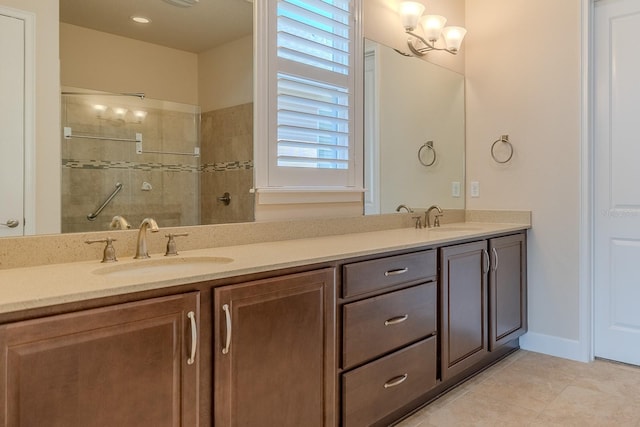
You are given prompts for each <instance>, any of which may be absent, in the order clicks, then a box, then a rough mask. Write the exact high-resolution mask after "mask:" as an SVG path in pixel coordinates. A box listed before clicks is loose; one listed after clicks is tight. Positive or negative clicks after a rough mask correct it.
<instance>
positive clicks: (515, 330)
mask: <svg viewBox="0 0 640 427" xmlns="http://www.w3.org/2000/svg"><path fill="white" fill-rule="evenodd" d="M489 253H490V255H491V271H490V274H489V350H491V351H493V350H494V349H496V348H497V347H499V346H501V345H502V344H504V343H506V342H509V341H511V340H513V339H515V338H517V337H519V336H520V335H522V334H524V333H525V332H526V331H527V268H526V262H527V253H526V244H525V236H524V234H514V235H511V236H505V237H498V238H494V239H490V240H489Z"/></svg>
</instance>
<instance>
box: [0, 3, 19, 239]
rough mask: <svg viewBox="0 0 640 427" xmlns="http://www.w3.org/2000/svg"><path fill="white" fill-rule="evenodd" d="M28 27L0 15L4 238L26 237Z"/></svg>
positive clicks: (0, 225)
mask: <svg viewBox="0 0 640 427" xmlns="http://www.w3.org/2000/svg"><path fill="white" fill-rule="evenodd" d="M24 25H25V23H24V21H23V20H21V19H17V18H13V17H10V16H6V15H3V14H1V13H0V63H1V64H2V65H0V94H1V95H0V237H5V236H21V235H22V234H23V233H24V225H23V224H24V120H25V118H24V111H25V110H24V98H25V79H24V75H25V74H24V71H25V44H24V40H25V31H24Z"/></svg>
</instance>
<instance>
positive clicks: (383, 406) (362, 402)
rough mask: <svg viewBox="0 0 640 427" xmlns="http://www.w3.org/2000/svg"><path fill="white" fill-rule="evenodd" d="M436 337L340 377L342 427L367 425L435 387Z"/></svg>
mask: <svg viewBox="0 0 640 427" xmlns="http://www.w3.org/2000/svg"><path fill="white" fill-rule="evenodd" d="M436 348H437V345H436V337H435V336H434V337H431V338H428V339H426V340H424V341H421V342H419V343H417V344H414V345H412V346H410V347H407V348H404V349H402V350H399V351H397V352H395V353H393V354H391V355H389V356H386V357H383V358H382V359H379V360H376V361H375V362H371V363H369V364H367V365H364V366H362V367H360V368H358V369H355V370H353V371H351V372H348V373H346V374H344V375H343V376H342V396H343V397H342V398H343V402H342V403H343V405H342V411H343V412H342V420H343V424H342V425H343V426H346V427H359V426H369V425H371V424H373V423H375V422H376V421H378V420H380V419H381V418H383V417H385V416H387V415H389V414H390V413H391V412H393V411H395V410H396V409H400V408H401V407H403V406H404V405H406V404H407V403H409V402H411V401H412V400H413V399H415V398H418V397H420V396H421V395H422V394H424V393H425V392H427V391H428V390H429V389H431V388H432V387H433V386H435V384H436Z"/></svg>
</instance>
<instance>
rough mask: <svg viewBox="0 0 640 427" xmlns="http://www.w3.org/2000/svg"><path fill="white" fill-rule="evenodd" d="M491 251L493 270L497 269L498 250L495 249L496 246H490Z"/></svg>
mask: <svg viewBox="0 0 640 427" xmlns="http://www.w3.org/2000/svg"><path fill="white" fill-rule="evenodd" d="M491 252H492V253H493V259H494V262H493V271H497V270H498V251H497V250H496V248H491Z"/></svg>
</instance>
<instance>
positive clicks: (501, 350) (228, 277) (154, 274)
mask: <svg viewBox="0 0 640 427" xmlns="http://www.w3.org/2000/svg"><path fill="white" fill-rule="evenodd" d="M527 228H529V226H527V225H517V224H475V223H474V224H471V225H470V224H469V223H462V224H458V225H456V224H452V225H448V226H445V227H442V228H441V229H429V230H414V229H397V230H386V231H378V232H369V233H359V234H351V235H341V236H330V237H320V238H312V239H301V240H291V241H282V242H268V243H260V244H250V245H244V246H234V247H226V248H215V249H203V250H193V251H185V252H184V253H183V254H182V255H181V258H177V259H178V260H179V261H170V262H167V263H164V262H163V261H160V260H159V257H157V256H156V257H155V260H154V259H152V260H144V261H138V260H135V261H134V260H127V261H120V262H119V263H117V264H115V265H112V266H108V267H105V266H104V265H103V264H100V263H99V262H98V261H93V262H77V263H69V264H58V265H48V266H42V267H34V268H29V269H9V270H1V271H0V283H2V286H0V301H2V305H0V347H2V351H1V353H0V365H1V366H5V367H6V369H3V370H2V371H0V398H1V399H2V405H3V407H4V408H6V409H7V410H6V411H0V424H2V425H10V426H27V425H43V424H46V425H50V426H71V425H83V426H104V425H154V426H180V425H181V426H196V425H199V426H210V425H216V426H231V425H261V426H271V425H278V426H300V425H304V426H338V425H342V426H350V427H351V426H353V427H356V426H367V425H389V424H392V423H393V422H395V421H397V420H398V419H401V418H402V417H403V416H405V415H407V414H408V413H410V412H411V411H413V410H415V409H417V408H419V407H421V406H423V405H424V404H426V403H428V402H429V401H430V400H433V399H434V398H435V397H437V396H438V395H440V394H441V393H444V392H446V391H447V390H448V389H450V388H451V387H454V386H455V385H456V384H458V383H460V382H461V381H464V380H465V379H466V378H469V377H470V376H472V375H474V374H475V373H477V372H479V371H481V370H482V369H484V368H485V367H487V366H489V365H490V364H492V363H494V362H495V361H497V360H499V359H500V358H502V357H504V356H505V355H507V354H509V353H510V352H512V351H514V350H515V349H517V348H518V339H517V338H518V337H519V336H520V335H521V334H523V333H524V332H526V229H527ZM173 259H176V258H173ZM196 260H197V261H196ZM207 260H211V263H210V264H208V263H207ZM215 260H217V262H216V261H215ZM223 260H224V261H223ZM136 263H138V264H136ZM143 263H145V264H143ZM181 263H182V264H183V265H185V266H187V268H185V269H184V270H181V267H180V264H181ZM201 264H202V265H201ZM139 266H142V267H139ZM167 266H171V267H167ZM154 267H160V268H159V269H158V270H156V269H155V268H154ZM105 269H107V270H105ZM109 269H110V270H109Z"/></svg>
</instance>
